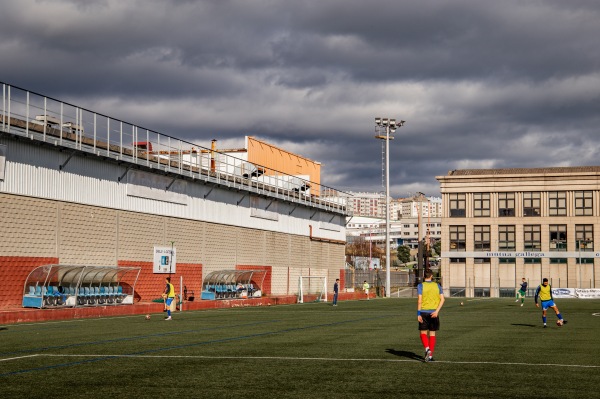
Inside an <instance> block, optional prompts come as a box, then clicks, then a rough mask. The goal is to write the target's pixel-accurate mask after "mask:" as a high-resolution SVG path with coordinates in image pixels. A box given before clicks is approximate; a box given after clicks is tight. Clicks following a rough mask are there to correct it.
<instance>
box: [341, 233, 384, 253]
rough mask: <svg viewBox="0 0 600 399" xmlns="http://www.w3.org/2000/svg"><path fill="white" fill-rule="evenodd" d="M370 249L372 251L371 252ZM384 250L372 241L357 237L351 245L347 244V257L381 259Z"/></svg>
mask: <svg viewBox="0 0 600 399" xmlns="http://www.w3.org/2000/svg"><path fill="white" fill-rule="evenodd" d="M369 247H370V250H369ZM382 252H383V251H382V250H381V249H380V248H378V247H377V246H376V245H374V244H373V243H372V242H371V241H367V240H365V239H364V237H357V238H356V239H355V240H354V241H353V242H352V243H351V244H346V255H347V256H363V257H367V258H368V257H369V255H370V256H371V257H372V258H381V255H382Z"/></svg>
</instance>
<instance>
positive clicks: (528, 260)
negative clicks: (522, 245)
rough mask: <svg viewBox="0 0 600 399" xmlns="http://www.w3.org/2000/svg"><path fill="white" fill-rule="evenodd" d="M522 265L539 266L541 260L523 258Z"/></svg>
mask: <svg viewBox="0 0 600 399" xmlns="http://www.w3.org/2000/svg"><path fill="white" fill-rule="evenodd" d="M523 263H525V264H526V265H533V264H540V263H542V258H525V259H523Z"/></svg>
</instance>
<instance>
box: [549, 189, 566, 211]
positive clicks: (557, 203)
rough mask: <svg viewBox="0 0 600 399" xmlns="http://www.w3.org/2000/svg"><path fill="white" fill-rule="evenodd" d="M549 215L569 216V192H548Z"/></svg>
mask: <svg viewBox="0 0 600 399" xmlns="http://www.w3.org/2000/svg"><path fill="white" fill-rule="evenodd" d="M548 215H550V216H567V193H566V192H564V191H551V192H549V193H548Z"/></svg>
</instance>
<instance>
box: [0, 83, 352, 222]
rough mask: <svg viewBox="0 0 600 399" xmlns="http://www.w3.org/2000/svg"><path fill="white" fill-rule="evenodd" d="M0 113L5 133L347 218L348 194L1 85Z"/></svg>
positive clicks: (0, 125)
mask: <svg viewBox="0 0 600 399" xmlns="http://www.w3.org/2000/svg"><path fill="white" fill-rule="evenodd" d="M1 107H2V108H1V109H0V130H1V131H2V132H5V133H9V134H12V135H17V136H24V137H27V138H29V139H32V140H36V141H41V142H44V143H48V144H51V145H53V146H60V147H64V148H68V149H71V150H73V154H75V153H77V152H85V153H91V154H94V155H96V156H99V157H104V158H107V159H111V160H115V161H118V162H127V163H130V164H132V165H138V166H140V167H143V168H147V169H154V170H160V171H164V172H168V173H172V174H175V175H179V176H181V178H189V179H199V180H202V181H206V182H211V183H215V184H219V185H224V186H228V187H233V188H236V189H240V190H246V191H248V192H250V193H254V194H257V195H265V196H269V197H274V198H279V199H282V200H285V201H289V202H293V203H297V204H304V205H307V206H312V207H317V208H321V209H324V210H327V211H331V212H335V213H339V214H343V215H347V211H346V197H348V194H346V193H342V192H341V191H338V190H336V189H333V188H331V187H327V186H324V185H321V184H318V183H315V182H312V181H308V180H305V179H302V178H301V177H298V176H292V175H288V174H286V173H283V172H280V171H277V170H275V169H271V168H268V167H265V166H262V165H255V164H251V163H249V162H247V161H245V160H243V159H240V158H237V157H234V156H231V155H228V154H225V153H221V152H219V151H216V150H213V149H209V148H206V147H202V146H199V145H197V144H194V143H191V142H188V141H184V140H180V139H176V138H174V137H171V136H168V135H165V134H162V133H159V132H156V131H153V130H150V129H146V128H142V127H140V126H136V125H134V124H132V123H129V122H125V121H122V120H119V119H115V118H111V117H109V116H106V115H102V114H99V113H97V112H93V111H90V110H87V109H84V108H81V107H78V106H76V105H72V104H69V103H65V102H62V101H59V100H56V99H53V98H50V97H46V96H43V95H41V94H37V93H34V92H31V91H27V90H25V89H21V88H18V87H15V86H11V85H8V84H6V83H2V103H1ZM67 162H68V161H67ZM65 163H66V162H65ZM62 166H64V165H61V167H62ZM119 180H120V179H119Z"/></svg>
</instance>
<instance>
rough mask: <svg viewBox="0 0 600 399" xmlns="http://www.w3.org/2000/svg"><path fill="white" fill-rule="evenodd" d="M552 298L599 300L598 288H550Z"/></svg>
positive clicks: (599, 290) (599, 289)
mask: <svg viewBox="0 0 600 399" xmlns="http://www.w3.org/2000/svg"><path fill="white" fill-rule="evenodd" d="M552 297H553V298H579V299H600V288H552Z"/></svg>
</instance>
